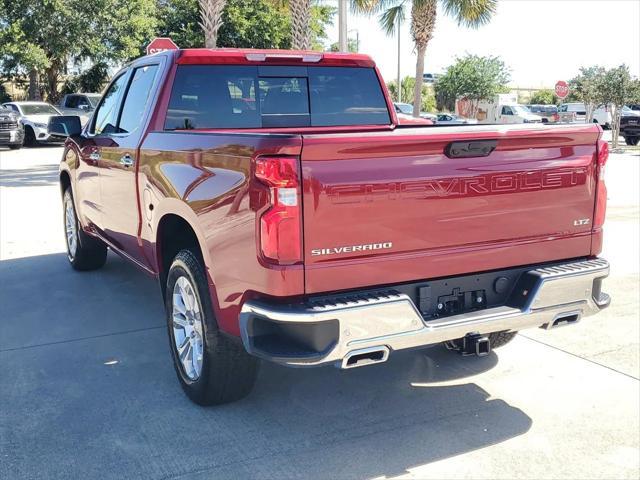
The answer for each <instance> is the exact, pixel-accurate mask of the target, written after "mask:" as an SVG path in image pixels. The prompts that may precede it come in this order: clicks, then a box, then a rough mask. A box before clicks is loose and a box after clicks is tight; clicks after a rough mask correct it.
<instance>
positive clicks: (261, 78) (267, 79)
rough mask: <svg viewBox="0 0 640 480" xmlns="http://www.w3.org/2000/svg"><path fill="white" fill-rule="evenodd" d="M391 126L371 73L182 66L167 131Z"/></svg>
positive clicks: (351, 69) (369, 70)
mask: <svg viewBox="0 0 640 480" xmlns="http://www.w3.org/2000/svg"><path fill="white" fill-rule="evenodd" d="M389 123H390V118H389V112H388V110H387V104H386V102H385V99H384V96H383V94H382V89H381V88H380V84H379V82H378V78H377V76H376V74H375V71H374V70H373V69H372V68H358V67H306V66H305V67H284V66H282V67H277V66H265V67H256V66H229V65H181V66H179V67H178V70H177V72H176V78H175V81H174V84H173V90H172V92H171V99H170V101H169V108H168V110H167V118H166V121H165V129H167V130H176V129H187V130H188V129H194V128H199V129H202V128H261V127H265V128H268V127H309V126H313V127H317V126H346V125H387V124H389Z"/></svg>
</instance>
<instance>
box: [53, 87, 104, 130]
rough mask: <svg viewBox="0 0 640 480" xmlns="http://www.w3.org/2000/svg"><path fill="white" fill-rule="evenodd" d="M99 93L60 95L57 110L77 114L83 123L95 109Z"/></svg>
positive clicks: (65, 113)
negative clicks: (60, 98)
mask: <svg viewBox="0 0 640 480" xmlns="http://www.w3.org/2000/svg"><path fill="white" fill-rule="evenodd" d="M99 100H100V94H99V93H70V94H67V95H65V96H64V97H62V100H60V105H59V106H58V110H60V111H61V112H62V113H63V114H64V115H78V116H79V117H80V120H81V121H82V124H83V125H84V124H85V123H86V122H87V121H88V120H89V117H90V116H91V113H92V112H93V111H94V110H95V108H96V105H97V104H98V101H99Z"/></svg>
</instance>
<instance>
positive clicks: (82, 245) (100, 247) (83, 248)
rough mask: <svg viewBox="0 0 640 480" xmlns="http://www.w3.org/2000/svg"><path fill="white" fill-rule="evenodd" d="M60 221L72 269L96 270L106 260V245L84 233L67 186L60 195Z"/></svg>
mask: <svg viewBox="0 0 640 480" xmlns="http://www.w3.org/2000/svg"><path fill="white" fill-rule="evenodd" d="M62 206H63V213H62V221H63V226H64V231H65V240H66V244H67V258H68V259H69V263H70V264H71V267H73V269H74V270H80V271H86V270H96V269H98V268H100V267H102V266H103V265H104V264H105V262H106V261H107V246H106V245H105V244H104V242H102V241H100V240H99V239H97V238H93V237H91V236H90V235H88V234H86V233H85V232H84V231H83V230H82V228H81V226H80V223H79V222H78V216H77V215H76V209H75V205H74V203H73V195H72V194H71V189H70V188H67V189H66V190H65V192H64V195H63V197H62Z"/></svg>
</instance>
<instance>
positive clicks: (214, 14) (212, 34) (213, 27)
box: [198, 0, 227, 48]
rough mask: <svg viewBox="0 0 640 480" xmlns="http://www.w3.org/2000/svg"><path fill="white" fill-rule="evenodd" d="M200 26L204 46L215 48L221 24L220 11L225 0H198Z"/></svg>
mask: <svg viewBox="0 0 640 480" xmlns="http://www.w3.org/2000/svg"><path fill="white" fill-rule="evenodd" d="M198 3H199V5H200V18H201V20H200V26H201V27H202V31H203V32H204V46H205V47H206V48H216V46H217V43H218V30H220V27H221V26H222V11H223V10H224V6H225V4H226V3H227V2H226V0H199V1H198Z"/></svg>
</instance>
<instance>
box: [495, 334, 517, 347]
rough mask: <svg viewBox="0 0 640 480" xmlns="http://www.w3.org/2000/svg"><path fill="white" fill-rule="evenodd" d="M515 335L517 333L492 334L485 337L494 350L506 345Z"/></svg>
mask: <svg viewBox="0 0 640 480" xmlns="http://www.w3.org/2000/svg"><path fill="white" fill-rule="evenodd" d="M517 334H518V332H493V333H490V334H489V335H487V336H488V337H489V343H490V345H491V348H492V349H494V348H499V347H502V346H504V345H506V344H507V343H509V342H510V341H511V340H513V339H514V338H515V336H516V335H517Z"/></svg>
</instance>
